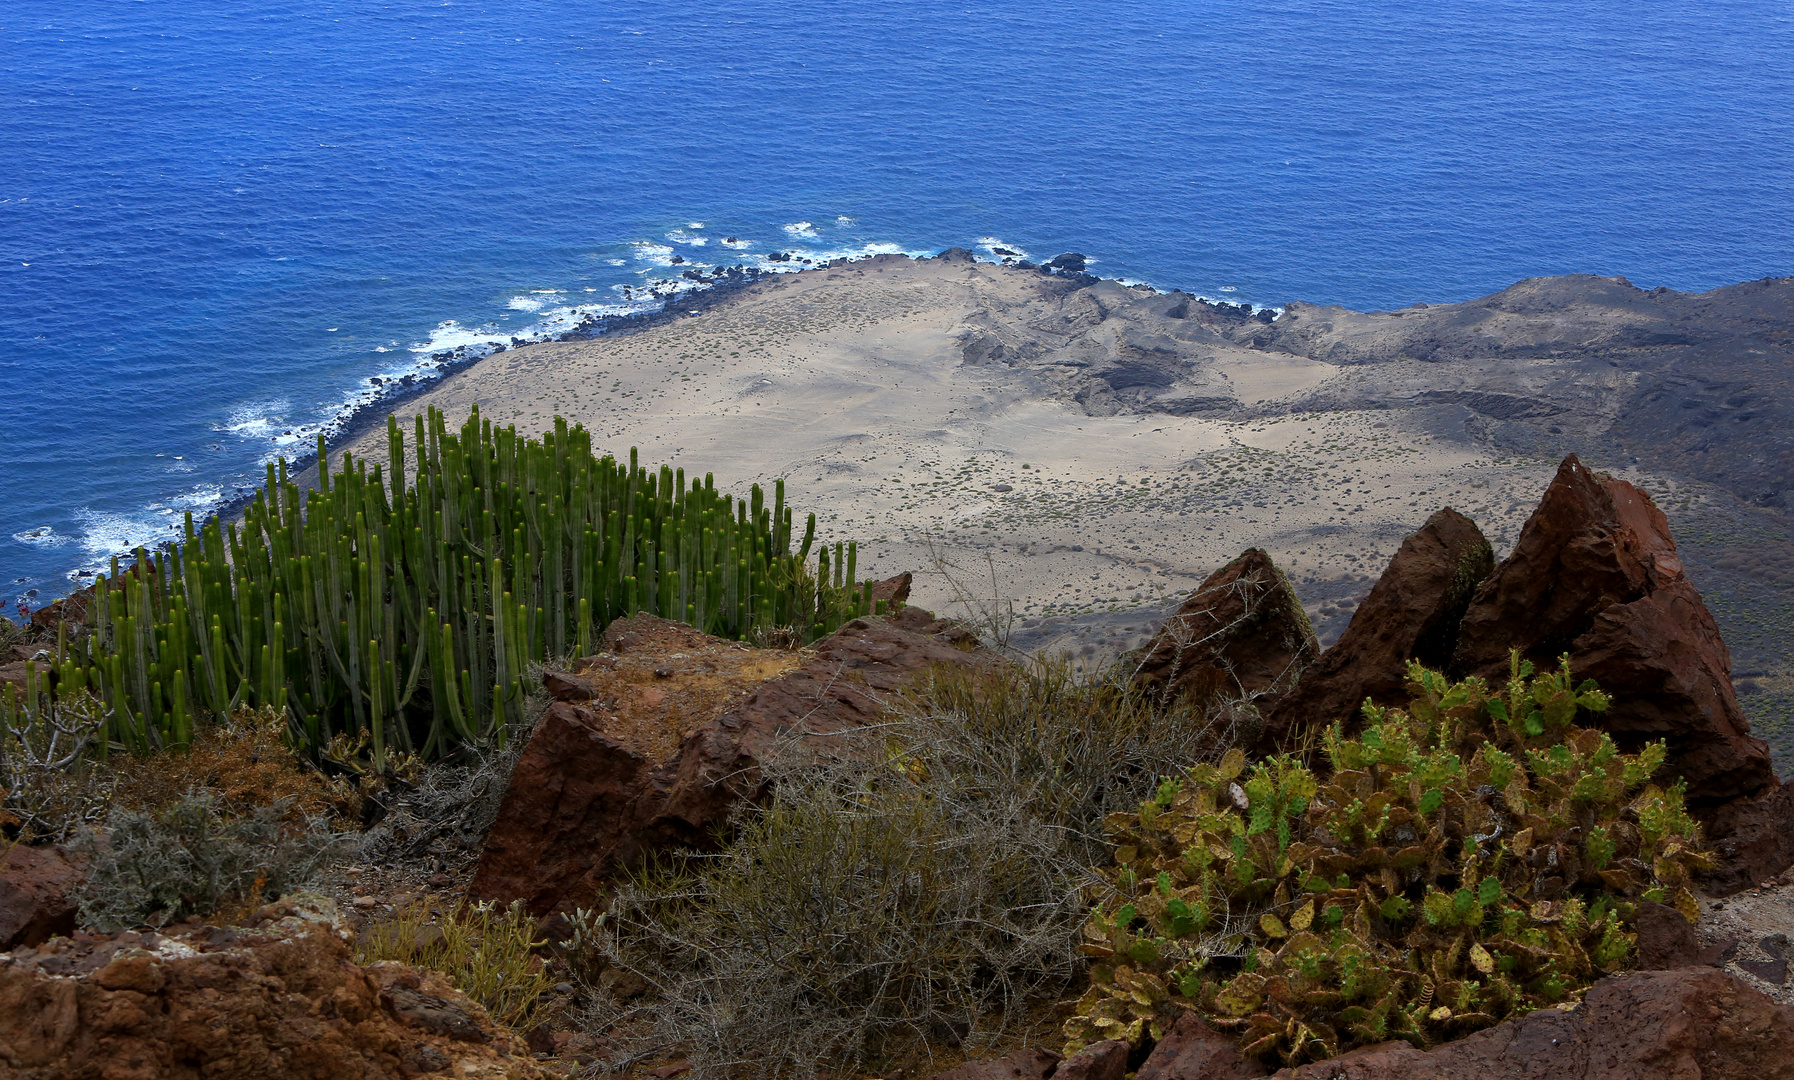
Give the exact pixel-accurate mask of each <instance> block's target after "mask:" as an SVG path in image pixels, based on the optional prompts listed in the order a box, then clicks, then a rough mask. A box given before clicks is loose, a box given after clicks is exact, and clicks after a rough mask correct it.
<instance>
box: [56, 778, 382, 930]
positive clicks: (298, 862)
mask: <svg viewBox="0 0 1794 1080" xmlns="http://www.w3.org/2000/svg"><path fill="white" fill-rule="evenodd" d="M287 816H288V806H287V804H286V802H285V801H279V802H275V803H273V804H271V805H269V806H265V807H260V808H257V809H255V810H253V811H251V812H249V813H247V814H244V815H241V816H232V815H229V814H227V813H226V812H225V810H224V808H223V807H222V805H221V804H220V801H219V799H218V797H217V795H215V794H213V793H212V792H210V791H206V790H204V789H198V788H196V789H192V790H189V791H188V792H187V793H186V794H184V795H182V796H181V798H180V799H178V800H176V801H175V802H174V803H173V804H172V805H171V806H169V807H168V808H166V809H164V810H162V811H160V812H158V813H155V814H147V813H142V812H140V811H135V810H123V809H116V810H114V811H113V813H112V815H111V817H110V818H109V819H108V821H107V828H106V830H105V832H104V833H103V834H102V835H100V836H97V837H93V838H90V839H89V840H87V841H86V843H87V846H88V847H89V848H90V849H91V851H92V854H93V859H94V861H93V869H92V871H91V872H90V873H89V875H88V880H87V884H86V885H85V886H84V887H83V889H82V892H81V897H80V905H81V906H80V915H81V921H82V923H83V924H84V925H86V926H90V927H93V928H95V929H98V930H107V931H111V930H122V929H126V928H129V927H133V926H142V925H145V924H148V925H155V926H163V925H167V924H168V923H170V922H172V921H174V920H176V919H179V918H182V917H184V916H187V915H193V914H198V915H207V914H211V913H212V912H215V911H216V910H217V909H218V908H219V907H220V906H221V905H223V904H225V903H227V902H230V901H233V900H256V901H257V902H259V901H261V900H263V899H272V898H274V897H276V896H278V895H280V894H281V893H282V892H285V891H287V890H289V889H292V888H294V887H296V886H299V885H303V884H305V883H306V882H307V881H309V880H310V879H311V878H312V876H313V875H315V874H316V873H317V871H318V870H319V869H321V868H322V867H323V866H324V865H325V864H326V863H327V862H329V861H330V860H332V859H333V858H336V857H341V856H345V855H347V854H348V849H349V847H350V845H352V844H353V843H354V841H353V840H352V839H350V838H348V837H345V836H342V835H341V834H338V833H336V832H333V831H332V830H331V829H330V828H329V827H328V826H327V825H326V824H325V823H324V822H323V821H322V820H313V821H309V822H306V823H305V824H303V825H300V826H295V825H293V824H292V823H290V822H288V821H285V820H283V819H284V818H286V817H287ZM258 893H259V895H252V894H258Z"/></svg>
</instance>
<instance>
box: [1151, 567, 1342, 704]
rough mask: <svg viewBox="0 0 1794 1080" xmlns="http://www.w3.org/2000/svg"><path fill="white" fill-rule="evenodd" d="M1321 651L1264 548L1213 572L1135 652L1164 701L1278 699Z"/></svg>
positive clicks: (1152, 685) (1289, 590)
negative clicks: (1216, 698) (1146, 642)
mask: <svg viewBox="0 0 1794 1080" xmlns="http://www.w3.org/2000/svg"><path fill="white" fill-rule="evenodd" d="M1320 651H1321V648H1320V642H1318V641H1316V640H1315V637H1314V628H1313V627H1311V626H1310V625H1309V624H1308V616H1307V614H1306V613H1304V612H1303V610H1302V602H1301V601H1300V600H1298V599H1297V598H1296V593H1295V590H1294V589H1292V588H1291V587H1290V584H1289V579H1287V578H1285V577H1284V576H1283V572H1282V571H1281V570H1278V569H1277V567H1276V565H1275V564H1274V563H1272V562H1271V557H1270V555H1268V554H1266V552H1265V550H1264V549H1263V548H1251V549H1249V550H1247V551H1246V552H1245V553H1244V554H1242V555H1241V556H1239V557H1238V558H1236V559H1234V560H1233V561H1232V562H1230V563H1228V564H1227V565H1226V566H1223V567H1222V568H1221V569H1219V570H1217V571H1215V572H1214V573H1213V574H1210V575H1209V576H1208V578H1207V580H1205V581H1204V582H1203V583H1202V584H1201V585H1199V586H1197V587H1196V589H1195V590H1194V591H1193V592H1191V593H1190V596H1189V598H1188V599H1186V600H1185V601H1184V602H1183V605H1182V606H1181V607H1179V608H1178V609H1177V613H1176V614H1174V615H1172V616H1171V618H1169V619H1167V620H1165V625H1164V627H1163V628H1162V629H1160V631H1159V633H1158V636H1157V637H1155V638H1153V640H1152V641H1151V642H1149V643H1148V644H1147V645H1146V647H1145V648H1144V649H1142V650H1141V651H1140V652H1139V653H1138V654H1136V658H1135V664H1136V667H1135V673H1134V685H1136V686H1140V687H1145V688H1148V689H1150V690H1151V691H1152V692H1153V693H1154V694H1155V695H1157V696H1159V697H1160V698H1162V699H1163V700H1167V701H1169V700H1174V699H1178V698H1185V697H1188V698H1192V699H1194V700H1198V701H1206V700H1209V699H1212V698H1215V697H1217V696H1218V697H1220V698H1221V699H1223V700H1233V699H1237V698H1248V699H1256V698H1262V697H1275V696H1276V695H1278V694H1281V693H1282V692H1284V691H1285V690H1286V689H1288V688H1289V687H1290V686H1291V685H1292V684H1293V683H1294V682H1295V681H1296V677H1297V675H1299V674H1300V673H1301V671H1302V669H1303V667H1305V666H1306V665H1307V664H1308V663H1309V662H1310V661H1312V660H1313V659H1314V657H1315V656H1316V655H1318V654H1319V653H1320Z"/></svg>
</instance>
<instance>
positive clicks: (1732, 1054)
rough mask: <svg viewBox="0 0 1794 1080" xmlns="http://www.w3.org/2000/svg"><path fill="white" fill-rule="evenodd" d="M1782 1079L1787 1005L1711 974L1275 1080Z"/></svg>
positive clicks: (1374, 1050)
mask: <svg viewBox="0 0 1794 1080" xmlns="http://www.w3.org/2000/svg"><path fill="white" fill-rule="evenodd" d="M1786 1076H1794V1006H1788V1005H1777V1004H1776V1003H1775V1002H1774V1001H1773V1000H1771V999H1770V998H1769V997H1768V996H1767V995H1765V994H1763V993H1761V992H1759V991H1757V990H1755V989H1753V988H1752V987H1750V986H1748V985H1746V984H1745V982H1744V981H1743V980H1742V979H1739V978H1738V977H1736V976H1734V975H1730V974H1727V973H1726V972H1723V971H1717V970H1714V969H1712V968H1682V969H1681V970H1678V971H1641V972H1633V973H1632V974H1629V975H1626V976H1624V977H1619V976H1616V977H1613V978H1609V979H1603V980H1601V981H1600V982H1598V983H1596V984H1595V985H1594V986H1593V987H1591V988H1590V989H1589V992H1588V995H1587V996H1586V997H1585V998H1584V999H1583V1002H1582V1004H1581V1005H1579V1006H1578V1007H1577V1008H1576V1009H1575V1010H1573V1011H1569V1012H1565V1011H1563V1010H1560V1009H1542V1010H1540V1011H1538V1012H1535V1013H1531V1014H1529V1015H1527V1016H1523V1017H1520V1018H1519V1019H1516V1020H1509V1021H1507V1022H1506V1023H1502V1024H1498V1025H1496V1026H1495V1027H1492V1028H1488V1029H1486V1030H1483V1031H1479V1032H1476V1033H1475V1034H1473V1035H1470V1036H1467V1037H1465V1038H1463V1039H1459V1040H1457V1041H1456V1042H1449V1043H1445V1044H1443V1045H1440V1046H1437V1047H1434V1048H1433V1049H1431V1050H1417V1049H1415V1048H1414V1047H1412V1046H1410V1045H1408V1044H1407V1043H1405V1042H1390V1043H1381V1044H1379V1045H1377V1046H1370V1047H1366V1048H1364V1049H1362V1050H1354V1051H1352V1052H1351V1053H1349V1054H1343V1055H1341V1056H1339V1057H1336V1058H1333V1059H1331V1060H1328V1061H1322V1062H1317V1063H1315V1064H1312V1065H1303V1066H1301V1067H1300V1068H1296V1069H1284V1070H1281V1071H1280V1072H1278V1073H1277V1074H1276V1077H1277V1078H1278V1080H1656V1078H1658V1077H1664V1078H1668V1077H1689V1078H1696V1077H1698V1078H1700V1080H1763V1078H1765V1077H1786ZM1140 1080H1146V1076H1145V1072H1144V1070H1142V1072H1141V1074H1140Z"/></svg>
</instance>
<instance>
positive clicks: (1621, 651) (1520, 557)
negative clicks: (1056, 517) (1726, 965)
mask: <svg viewBox="0 0 1794 1080" xmlns="http://www.w3.org/2000/svg"><path fill="white" fill-rule="evenodd" d="M1510 648H1518V649H1520V651H1521V654H1522V655H1523V656H1525V657H1526V658H1527V659H1529V660H1531V661H1532V662H1533V663H1534V664H1537V665H1539V666H1541V667H1544V666H1546V665H1555V664H1556V663H1557V657H1558V656H1559V655H1561V654H1563V653H1566V652H1567V653H1569V654H1570V655H1571V661H1572V664H1573V666H1574V669H1575V671H1576V673H1577V674H1578V675H1581V676H1586V677H1588V678H1591V679H1594V680H1595V681H1596V682H1597V683H1599V684H1600V686H1601V689H1602V690H1604V691H1606V692H1607V693H1608V694H1609V695H1610V696H1611V697H1612V698H1613V706H1612V708H1610V709H1609V710H1608V711H1607V712H1606V713H1605V714H1603V715H1602V716H1601V718H1600V721H1599V722H1600V724H1601V726H1602V727H1603V728H1605V729H1606V730H1607V731H1609V732H1611V733H1612V734H1613V736H1614V739H1615V741H1616V742H1618V743H1619V744H1620V745H1621V747H1622V748H1623V749H1627V750H1633V749H1636V748H1637V747H1638V746H1639V745H1641V744H1642V743H1644V742H1646V741H1647V740H1652V739H1663V740H1665V741H1666V742H1667V743H1668V745H1669V764H1668V766H1667V768H1666V770H1665V772H1666V774H1668V775H1671V776H1681V777H1682V778H1683V779H1685V780H1686V781H1687V784H1688V803H1689V806H1690V808H1691V809H1693V810H1694V811H1695V813H1696V814H1697V815H1699V816H1700V817H1701V818H1702V820H1703V822H1704V823H1705V824H1706V826H1707V838H1708V840H1709V841H1710V842H1711V843H1712V844H1713V846H1714V847H1715V849H1716V850H1717V851H1718V852H1719V854H1720V857H1721V866H1720V868H1719V870H1718V872H1717V874H1716V876H1715V877H1714V879H1713V880H1712V881H1711V882H1709V883H1708V885H1709V888H1710V889H1717V890H1719V891H1726V890H1729V889H1735V888H1739V887H1742V886H1743V885H1744V884H1747V883H1748V881H1747V879H1751V878H1756V879H1760V878H1762V877H1765V876H1773V875H1774V874H1775V873H1777V872H1779V871H1780V870H1782V869H1783V868H1785V867H1786V866H1788V865H1789V862H1790V861H1794V806H1791V805H1790V802H1789V799H1788V798H1787V797H1786V796H1785V795H1783V794H1778V792H1779V790H1780V784H1779V782H1778V781H1777V780H1776V777H1775V773H1774V771H1773V769H1772V768H1771V767H1770V762H1769V750H1768V747H1767V746H1766V745H1765V744H1764V743H1763V741H1762V740H1760V739H1756V738H1752V737H1751V735H1750V724H1749V722H1748V721H1747V720H1746V719H1745V717H1744V713H1743V710H1742V709H1740V708H1739V706H1738V698H1737V695H1736V694H1735V693H1734V691H1733V689H1732V680H1731V666H1732V660H1731V654H1730V652H1729V651H1728V650H1727V649H1726V646H1725V642H1724V641H1722V640H1721V639H1720V636H1719V629H1718V627H1717V626H1715V625H1714V622H1713V616H1712V614H1711V613H1710V612H1709V611H1708V610H1707V607H1706V605H1705V604H1704V603H1702V601H1701V597H1700V593H1699V592H1697V591H1696V590H1695V588H1694V586H1693V584H1692V583H1690V582H1689V581H1688V579H1687V578H1686V577H1685V576H1684V575H1683V570H1682V561H1681V559H1680V558H1679V557H1678V556H1677V554H1676V545H1675V541H1674V540H1673V539H1671V537H1670V533H1669V523H1668V521H1666V520H1665V518H1664V516H1663V513H1662V511H1660V510H1659V509H1657V506H1656V504H1655V503H1653V502H1651V499H1650V497H1649V496H1648V495H1646V494H1645V493H1644V492H1642V491H1640V490H1638V489H1637V488H1635V487H1633V486H1632V485H1631V484H1628V483H1626V482H1625V481H1623V480H1616V479H1614V478H1613V477H1610V476H1604V475H1602V474H1599V473H1594V472H1591V471H1589V470H1588V469H1587V468H1585V467H1584V466H1583V465H1582V464H1581V462H1579V461H1577V460H1576V458H1574V457H1569V458H1566V459H1564V463H1563V465H1562V467H1561V468H1559V469H1558V472H1557V476H1556V478H1555V479H1553V480H1552V482H1551V486H1550V488H1549V489H1548V490H1547V491H1546V492H1545V497H1544V499H1543V500H1542V501H1540V503H1539V506H1538V509H1537V510H1535V511H1534V512H1533V515H1532V517H1531V518H1530V519H1529V520H1528V521H1527V523H1526V527H1525V529H1524V530H1523V531H1522V532H1521V534H1520V540H1519V543H1517V544H1516V545H1515V547H1514V553H1513V554H1512V555H1510V556H1508V558H1507V559H1506V560H1504V561H1503V562H1502V564H1501V565H1500V566H1499V567H1497V568H1496V570H1495V573H1494V574H1493V575H1492V576H1490V578H1489V579H1488V580H1487V581H1485V582H1484V583H1483V584H1482V586H1481V587H1480V588H1478V589H1477V591H1476V596H1475V597H1474V598H1473V599H1472V600H1471V603H1470V608H1469V610H1468V611H1467V612H1466V613H1465V615H1464V619H1463V622H1462V623H1461V624H1460V626H1459V631H1458V645H1457V650H1456V652H1455V653H1454V655H1453V658H1452V667H1453V670H1454V671H1455V672H1456V673H1458V674H1465V675H1470V674H1474V675H1481V676H1483V677H1484V678H1487V679H1489V680H1491V681H1492V682H1496V683H1499V682H1501V681H1504V680H1505V679H1506V678H1507V671H1508V661H1507V654H1508V650H1509V649H1510Z"/></svg>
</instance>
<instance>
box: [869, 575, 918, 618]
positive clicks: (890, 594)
mask: <svg viewBox="0 0 1794 1080" xmlns="http://www.w3.org/2000/svg"><path fill="white" fill-rule="evenodd" d="M914 580H915V579H914V576H913V575H911V574H910V572H909V571H907V570H905V571H904V572H903V573H901V574H898V575H897V576H896V577H892V578H886V579H885V580H883V581H875V582H873V583H872V600H873V602H874V603H876V602H877V601H880V600H883V601H884V602H885V607H886V610H895V609H897V608H899V607H902V606H903V605H904V604H906V603H908V602H909V587H910V584H911V582H912V581H914Z"/></svg>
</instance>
